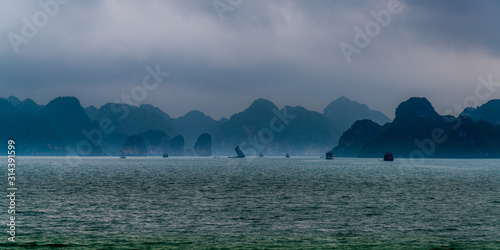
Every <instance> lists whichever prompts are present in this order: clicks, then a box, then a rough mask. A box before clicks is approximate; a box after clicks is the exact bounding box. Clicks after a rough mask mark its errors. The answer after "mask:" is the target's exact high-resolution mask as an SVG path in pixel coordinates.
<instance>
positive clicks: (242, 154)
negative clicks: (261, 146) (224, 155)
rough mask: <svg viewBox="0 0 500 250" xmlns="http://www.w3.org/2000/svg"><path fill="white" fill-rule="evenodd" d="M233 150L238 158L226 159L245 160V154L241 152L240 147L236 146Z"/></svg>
mask: <svg viewBox="0 0 500 250" xmlns="http://www.w3.org/2000/svg"><path fill="white" fill-rule="evenodd" d="M234 150H235V151H236V154H237V155H238V156H229V157H228V158H245V154H244V153H243V151H241V149H240V146H236V148H234Z"/></svg>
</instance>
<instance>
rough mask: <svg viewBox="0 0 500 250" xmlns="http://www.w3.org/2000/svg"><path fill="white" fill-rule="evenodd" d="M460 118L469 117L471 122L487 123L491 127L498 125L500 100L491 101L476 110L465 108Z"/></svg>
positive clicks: (499, 122) (499, 121)
mask: <svg viewBox="0 0 500 250" xmlns="http://www.w3.org/2000/svg"><path fill="white" fill-rule="evenodd" d="M460 115H461V116H466V117H470V118H471V119H472V120H473V121H475V122H477V121H479V120H484V121H487V122H489V123H491V124H493V125H499V124H500V100H491V101H489V102H487V103H485V104H483V105H481V106H479V107H477V108H466V109H465V110H464V111H463V112H462V113H461V114H460Z"/></svg>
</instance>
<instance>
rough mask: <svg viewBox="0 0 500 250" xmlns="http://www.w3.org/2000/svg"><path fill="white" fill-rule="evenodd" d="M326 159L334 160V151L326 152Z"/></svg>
mask: <svg viewBox="0 0 500 250" xmlns="http://www.w3.org/2000/svg"><path fill="white" fill-rule="evenodd" d="M325 159H327V160H333V152H332V151H330V152H326V156H325Z"/></svg>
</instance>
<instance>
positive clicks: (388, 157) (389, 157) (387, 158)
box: [384, 152, 394, 161]
mask: <svg viewBox="0 0 500 250" xmlns="http://www.w3.org/2000/svg"><path fill="white" fill-rule="evenodd" d="M384 161H394V155H393V154H392V153H390V152H387V153H385V154H384Z"/></svg>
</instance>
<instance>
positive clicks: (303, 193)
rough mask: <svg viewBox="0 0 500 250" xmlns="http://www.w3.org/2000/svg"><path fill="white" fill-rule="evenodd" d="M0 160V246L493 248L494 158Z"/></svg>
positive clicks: (498, 193) (498, 182)
mask: <svg viewBox="0 0 500 250" xmlns="http://www.w3.org/2000/svg"><path fill="white" fill-rule="evenodd" d="M0 160H2V161H3V162H5V164H3V165H4V168H2V169H3V170H2V171H4V174H3V175H2V176H4V181H2V182H0V183H3V187H4V194H5V195H4V196H3V198H1V199H0V203H1V204H2V209H1V212H0V213H1V214H0V216H1V218H2V221H3V226H1V227H2V228H3V230H1V231H2V233H0V235H1V237H2V239H1V241H0V248H1V249H7V248H21V249H24V248H27V249H38V248H42V249H44V248H45V249H53V248H63V249H366V248H369V249H500V160H498V159H472V160H471V159H426V160H422V161H418V162H417V163H411V162H409V161H406V160H403V159H396V160H395V161H394V162H384V161H382V160H381V159H367V158H335V159H334V160H325V159H324V158H321V157H319V156H318V157H294V156H292V157H291V158H288V159H287V158H285V157H266V158H252V157H249V158H245V159H228V158H227V157H218V158H217V157H216V158H214V157H208V158H201V157H178V158H176V157H171V158H161V157H128V158H126V159H120V158H118V157H85V158H81V159H80V160H79V161H78V162H70V161H68V159H66V158H65V157H22V156H19V157H17V162H16V164H17V165H16V170H15V174H16V175H15V176H16V179H15V187H16V188H17V190H16V193H15V199H16V200H15V211H16V214H15V242H11V241H9V240H8V238H9V237H10V235H9V233H8V232H7V231H9V226H8V225H7V224H8V223H9V221H10V216H11V215H10V214H8V212H7V211H8V207H9V202H10V201H9V197H7V195H9V192H8V191H7V188H8V187H9V183H8V181H7V174H8V171H7V158H6V157H2V158H0Z"/></svg>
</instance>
